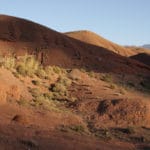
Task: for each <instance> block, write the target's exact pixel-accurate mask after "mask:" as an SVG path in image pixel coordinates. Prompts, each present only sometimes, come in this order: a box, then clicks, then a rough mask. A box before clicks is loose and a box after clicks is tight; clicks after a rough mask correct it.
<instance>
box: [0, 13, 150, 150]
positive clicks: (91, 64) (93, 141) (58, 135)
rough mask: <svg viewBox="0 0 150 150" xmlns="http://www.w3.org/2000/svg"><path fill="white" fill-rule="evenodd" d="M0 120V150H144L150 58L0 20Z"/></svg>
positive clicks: (86, 37)
mask: <svg viewBox="0 0 150 150" xmlns="http://www.w3.org/2000/svg"><path fill="white" fill-rule="evenodd" d="M0 114H1V115H0V150H50V149H52V150H60V149H61V150H114V149H115V150H149V149H150V52H149V50H147V49H143V48H137V47H123V46H120V45H117V44H115V43H113V42H110V41H108V40H106V39H104V38H102V37H100V36H98V35H96V34H95V33H93V32H91V31H74V32H67V33H59V32H57V31H54V30H52V29H49V28H47V27H44V26H42V25H39V24H37V23H34V22H31V21H28V20H24V19H20V18H15V17H11V16H5V15H0Z"/></svg>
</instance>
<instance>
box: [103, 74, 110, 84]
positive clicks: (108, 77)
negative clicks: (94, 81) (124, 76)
mask: <svg viewBox="0 0 150 150" xmlns="http://www.w3.org/2000/svg"><path fill="white" fill-rule="evenodd" d="M101 80H102V81H105V82H112V76H111V75H110V74H105V75H103V76H102V77H101Z"/></svg>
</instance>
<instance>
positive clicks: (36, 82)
mask: <svg viewBox="0 0 150 150" xmlns="http://www.w3.org/2000/svg"><path fill="white" fill-rule="evenodd" d="M32 83H33V84H34V85H37V86H39V85H40V81H38V80H32Z"/></svg>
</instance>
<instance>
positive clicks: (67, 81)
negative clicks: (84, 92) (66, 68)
mask: <svg viewBox="0 0 150 150" xmlns="http://www.w3.org/2000/svg"><path fill="white" fill-rule="evenodd" d="M58 83H60V84H62V85H64V86H66V87H68V86H70V85H71V83H72V81H71V80H70V79H69V78H66V77H62V76H61V77H60V78H59V79H58Z"/></svg>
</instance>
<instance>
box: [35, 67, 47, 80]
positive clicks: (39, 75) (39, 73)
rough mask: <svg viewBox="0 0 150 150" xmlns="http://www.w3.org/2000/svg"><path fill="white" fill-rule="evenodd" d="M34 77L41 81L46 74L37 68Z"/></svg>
mask: <svg viewBox="0 0 150 150" xmlns="http://www.w3.org/2000/svg"><path fill="white" fill-rule="evenodd" d="M36 75H37V76H38V77H39V78H41V79H45V78H46V77H47V74H46V72H45V70H44V69H43V68H38V70H36Z"/></svg>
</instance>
